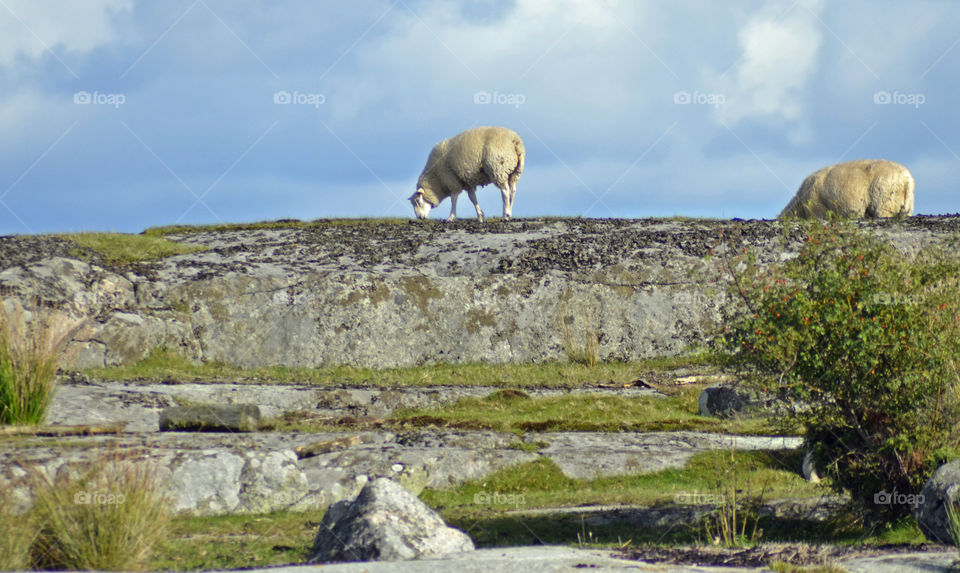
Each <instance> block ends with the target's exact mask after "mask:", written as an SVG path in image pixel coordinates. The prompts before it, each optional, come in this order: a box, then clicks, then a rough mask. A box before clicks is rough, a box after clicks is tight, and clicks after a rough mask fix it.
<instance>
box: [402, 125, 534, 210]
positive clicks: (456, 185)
mask: <svg viewBox="0 0 960 573" xmlns="http://www.w3.org/2000/svg"><path fill="white" fill-rule="evenodd" d="M525 155H526V151H525V150H524V148H523V141H521V139H520V136H519V135H517V134H516V132H514V131H512V130H510V129H507V128H505V127H475V128H473V129H468V130H467V131H464V132H462V133H458V134H457V135H454V136H453V137H451V138H449V139H444V140H443V141H441V142H440V143H438V144H436V145H434V146H433V150H432V151H431V152H430V157H429V158H428V159H427V165H426V167H424V168H423V172H422V173H421V174H420V179H419V180H418V181H417V192H416V193H414V194H413V195H411V196H410V202H411V203H412V204H413V211H414V212H415V213H416V214H417V218H419V219H426V218H427V216H428V215H429V214H430V209H432V208H433V207H436V206H437V205H438V204H439V203H440V201H443V200H444V199H446V198H447V197H450V216H449V217H448V218H447V220H448V221H453V220H454V219H456V218H457V195H459V194H460V192H461V191H463V190H466V191H467V196H468V197H470V201H471V202H472V203H473V206H474V207H476V209H477V219H479V220H480V222H481V223H482V222H483V211H481V210H480V205H479V203H477V193H476V188H477V187H482V186H484V185H486V184H488V183H493V184H494V185H496V186H497V187H499V188H500V193H501V194H502V195H503V218H504V219H509V218H510V215H511V214H512V213H513V198H514V196H515V195H516V193H517V180H518V179H520V174H521V173H523V159H524V156H525Z"/></svg>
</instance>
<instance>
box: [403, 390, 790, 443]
mask: <svg viewBox="0 0 960 573" xmlns="http://www.w3.org/2000/svg"><path fill="white" fill-rule="evenodd" d="M702 389H703V387H702V386H688V387H685V388H683V389H681V390H680V391H678V392H677V393H675V394H673V395H671V396H668V397H666V398H663V397H657V396H641V397H629V398H628V397H622V396H591V395H586V394H568V395H561V396H550V397H543V398H530V397H529V396H525V395H522V394H519V395H518V393H516V392H503V391H498V392H494V393H493V394H491V395H490V396H487V397H485V398H462V399H460V400H458V401H457V402H455V403H453V404H450V405H443V406H437V407H433V408H417V409H413V408H405V409H401V410H397V411H396V412H394V413H393V415H392V416H391V417H390V419H389V421H392V422H403V421H409V422H413V423H416V424H418V425H423V424H424V423H430V424H434V425H437V426H450V427H456V428H466V429H484V430H498V431H505V432H518V433H520V432H525V431H539V432H586V431H590V432H623V431H625V432H654V431H674V430H695V431H705V432H724V433H730V434H764V435H768V434H772V433H777V432H778V430H779V428H778V427H776V426H775V425H773V424H771V423H770V422H769V420H768V419H767V418H765V417H760V416H757V417H741V418H731V419H719V418H714V417H710V416H700V415H699V414H698V413H697V411H698V405H697V400H698V397H699V395H700V392H701V390H702Z"/></svg>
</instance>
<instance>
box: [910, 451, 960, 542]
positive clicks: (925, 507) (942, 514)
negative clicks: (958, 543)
mask: <svg viewBox="0 0 960 573" xmlns="http://www.w3.org/2000/svg"><path fill="white" fill-rule="evenodd" d="M917 501H918V505H917V509H916V511H915V514H916V517H917V524H918V525H919V526H920V530H921V531H923V534H924V535H926V536H927V538H928V539H930V540H931V541H937V542H939V543H948V544H953V543H954V539H953V536H952V535H951V533H950V526H949V521H948V518H947V506H948V505H953V506H954V507H957V504H958V503H960V460H955V461H952V462H949V463H946V464H944V465H942V466H940V467H939V468H937V471H935V472H933V475H932V476H930V479H929V480H927V483H926V485H924V486H923V489H922V490H921V491H920V495H919V498H918V499H917Z"/></svg>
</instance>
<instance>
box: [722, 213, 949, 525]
mask: <svg viewBox="0 0 960 573" xmlns="http://www.w3.org/2000/svg"><path fill="white" fill-rule="evenodd" d="M799 231H800V236H802V237H803V238H802V240H803V241H804V243H803V245H802V248H801V250H800V253H799V256H798V257H797V258H794V259H791V260H788V261H786V262H784V263H781V264H777V265H771V266H769V267H767V268H766V269H763V268H761V267H760V266H759V265H757V264H755V257H754V254H753V253H752V252H750V251H749V250H745V251H744V252H743V253H741V254H740V255H739V256H737V257H736V260H732V259H731V256H727V257H726V261H727V267H728V269H730V270H731V272H732V274H733V276H734V289H733V290H734V296H735V297H736V298H737V299H738V300H739V301H740V302H741V304H740V308H739V312H737V313H736V314H734V315H733V316H732V317H730V318H729V319H728V322H727V326H726V327H725V329H724V333H723V336H721V337H719V339H721V340H722V345H723V346H724V350H725V351H726V352H727V353H728V356H729V360H730V364H731V365H733V366H734V367H736V368H738V369H740V370H741V371H743V372H746V373H750V374H751V376H750V378H751V379H752V380H754V381H755V382H756V383H757V384H759V386H760V387H761V389H763V390H767V391H773V392H777V393H779V395H781V396H782V397H783V398H784V399H785V400H786V401H787V404H799V405H801V406H800V407H795V408H792V409H788V412H790V413H791V414H790V419H791V421H792V422H799V423H801V424H802V425H803V427H805V438H806V442H807V444H808V446H809V447H812V448H813V451H814V456H815V459H816V460H817V462H818V466H819V467H820V468H822V469H823V470H824V473H825V474H826V475H827V476H829V477H831V478H832V480H831V483H832V484H833V486H834V487H835V488H837V489H838V490H845V491H848V492H850V494H851V495H852V497H853V498H854V500H855V501H857V502H859V503H860V505H861V506H862V507H863V508H864V509H866V510H867V511H869V512H870V513H872V514H874V515H876V516H879V517H883V518H886V519H891V520H893V519H896V518H898V517H901V516H904V515H907V514H909V513H910V511H911V510H912V509H913V508H912V507H911V506H910V505H908V504H902V503H901V504H897V503H891V504H885V503H882V502H883V501H884V497H883V494H884V492H886V493H887V494H893V493H894V492H896V493H897V495H898V496H901V497H899V498H898V497H894V501H896V500H897V499H899V500H903V499H904V498H903V497H902V496H906V495H911V494H917V493H919V491H920V489H921V488H922V486H923V484H924V482H925V481H926V479H927V478H928V477H929V475H930V474H931V473H932V471H933V470H935V469H936V467H937V466H938V465H939V463H941V462H942V461H943V458H944V456H945V453H946V452H948V451H949V450H950V449H951V448H953V447H955V446H956V444H957V437H958V436H957V430H956V429H955V428H954V422H955V421H956V419H957V418H956V415H957V412H958V409H957V405H958V400H957V389H958V386H960V385H958V379H960V378H958V373H957V364H956V361H957V359H958V358H960V328H958V325H960V323H958V321H960V290H958V276H960V265H958V264H957V258H956V256H955V255H952V253H955V252H956V249H955V248H947V249H941V248H936V249H933V248H931V249H928V250H926V251H924V252H922V253H920V254H918V255H916V256H913V257H910V256H906V255H904V254H903V253H901V252H899V251H898V250H897V249H896V248H894V247H893V246H892V245H891V244H889V243H888V242H885V241H884V240H882V239H880V238H879V237H877V236H875V235H873V234H870V233H867V232H863V231H861V230H859V229H857V228H856V227H855V226H854V224H852V223H849V222H841V221H834V222H828V223H824V222H812V223H809V222H808V223H800V228H799ZM727 252H729V249H727ZM878 496H879V497H878ZM875 501H876V502H877V503H875Z"/></svg>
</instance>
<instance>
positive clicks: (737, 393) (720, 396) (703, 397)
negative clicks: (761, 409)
mask: <svg viewBox="0 0 960 573" xmlns="http://www.w3.org/2000/svg"><path fill="white" fill-rule="evenodd" d="M751 405H755V401H754V399H753V396H752V395H751V394H750V393H749V392H747V391H745V390H742V389H740V388H739V387H737V385H736V384H717V385H714V386H710V387H709V388H704V389H703V391H702V392H700V398H699V407H700V408H699V409H700V415H701V416H718V417H720V418H728V417H730V416H733V415H735V414H737V413H739V412H742V411H743V410H745V409H746V408H747V407H748V406H751Z"/></svg>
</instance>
